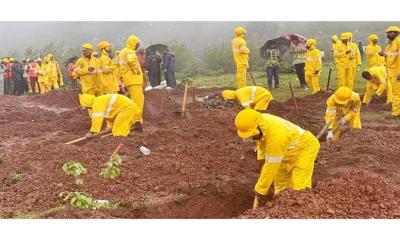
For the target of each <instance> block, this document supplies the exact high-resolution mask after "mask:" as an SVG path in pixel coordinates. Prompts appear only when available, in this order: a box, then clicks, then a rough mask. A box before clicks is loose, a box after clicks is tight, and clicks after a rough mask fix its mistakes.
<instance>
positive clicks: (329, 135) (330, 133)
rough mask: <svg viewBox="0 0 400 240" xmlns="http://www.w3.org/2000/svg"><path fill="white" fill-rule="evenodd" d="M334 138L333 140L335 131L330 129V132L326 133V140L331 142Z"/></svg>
mask: <svg viewBox="0 0 400 240" xmlns="http://www.w3.org/2000/svg"><path fill="white" fill-rule="evenodd" d="M332 140H333V132H332V130H329V131H328V134H327V135H326V141H327V142H330V141H332Z"/></svg>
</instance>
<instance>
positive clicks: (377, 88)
mask: <svg viewBox="0 0 400 240" xmlns="http://www.w3.org/2000/svg"><path fill="white" fill-rule="evenodd" d="M362 77H363V78H364V79H365V80H367V86H366V89H365V94H364V98H363V103H364V104H366V105H368V104H369V103H370V102H371V100H372V98H373V97H374V98H377V99H378V98H380V97H381V96H382V94H383V92H384V91H385V90H386V79H387V73H386V68H385V67H384V66H375V67H371V68H369V69H367V70H365V71H364V72H362ZM386 102H387V103H390V102H391V101H390V99H389V97H388V98H387V101H386Z"/></svg>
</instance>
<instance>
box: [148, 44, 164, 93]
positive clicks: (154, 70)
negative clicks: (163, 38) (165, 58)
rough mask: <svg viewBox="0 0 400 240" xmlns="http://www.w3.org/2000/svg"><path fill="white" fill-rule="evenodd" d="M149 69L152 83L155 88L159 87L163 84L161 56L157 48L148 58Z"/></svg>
mask: <svg viewBox="0 0 400 240" xmlns="http://www.w3.org/2000/svg"><path fill="white" fill-rule="evenodd" d="M147 70H148V71H149V81H150V85H151V86H152V87H153V88H154V87H156V88H159V87H158V86H160V84H161V56H160V54H159V53H158V52H156V50H155V49H153V50H152V51H151V53H150V56H149V57H148V58H147Z"/></svg>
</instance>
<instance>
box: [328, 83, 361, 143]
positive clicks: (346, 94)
mask: <svg viewBox="0 0 400 240" xmlns="http://www.w3.org/2000/svg"><path fill="white" fill-rule="evenodd" d="M326 105H327V107H326V113H325V122H326V124H329V123H331V124H330V125H329V127H328V134H327V136H326V140H327V142H330V141H336V140H337V139H339V138H340V135H341V133H342V127H344V126H345V125H346V124H349V125H350V128H361V117H360V108H361V100H360V95H359V94H358V93H356V92H353V91H352V90H351V89H350V88H348V87H340V88H339V89H337V90H336V92H335V93H334V94H332V96H330V97H329V98H328V100H327V101H326Z"/></svg>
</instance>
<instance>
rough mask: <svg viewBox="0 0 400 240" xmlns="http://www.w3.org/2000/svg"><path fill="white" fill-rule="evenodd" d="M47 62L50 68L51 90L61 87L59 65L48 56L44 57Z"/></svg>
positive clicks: (49, 81) (49, 80)
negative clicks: (58, 72) (59, 83)
mask: <svg viewBox="0 0 400 240" xmlns="http://www.w3.org/2000/svg"><path fill="white" fill-rule="evenodd" d="M44 61H45V64H46V65H47V69H48V75H47V77H48V83H49V88H50V90H52V89H59V88H60V86H58V74H57V67H56V65H55V64H54V62H53V61H52V60H51V58H49V57H48V56H46V57H45V58H44Z"/></svg>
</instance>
